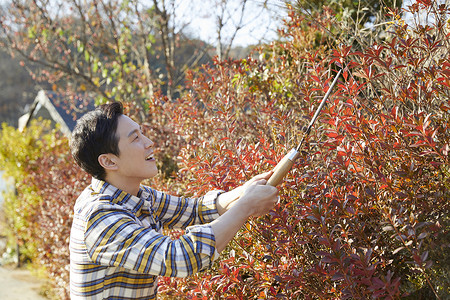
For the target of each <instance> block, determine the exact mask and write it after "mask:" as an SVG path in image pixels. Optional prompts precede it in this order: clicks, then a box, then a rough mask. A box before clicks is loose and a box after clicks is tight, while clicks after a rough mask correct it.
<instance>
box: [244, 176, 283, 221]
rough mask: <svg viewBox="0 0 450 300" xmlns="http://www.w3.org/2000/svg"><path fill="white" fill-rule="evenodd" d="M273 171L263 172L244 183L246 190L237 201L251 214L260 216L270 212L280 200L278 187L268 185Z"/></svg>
mask: <svg viewBox="0 0 450 300" xmlns="http://www.w3.org/2000/svg"><path fill="white" fill-rule="evenodd" d="M271 174H272V172H268V173H263V174H260V175H257V176H255V177H253V178H252V179H250V180H249V181H248V182H247V183H246V184H244V188H245V190H244V192H243V194H242V196H241V197H240V199H238V201H237V202H236V203H235V205H237V206H242V209H244V211H248V213H249V216H254V217H259V216H262V215H265V214H266V213H268V212H269V211H270V210H271V209H272V208H273V207H274V206H275V204H276V203H277V202H278V199H279V197H278V189H277V188H276V187H273V186H270V185H266V183H267V179H268V178H270V175H271Z"/></svg>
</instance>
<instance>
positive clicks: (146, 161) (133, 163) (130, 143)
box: [116, 115, 158, 184]
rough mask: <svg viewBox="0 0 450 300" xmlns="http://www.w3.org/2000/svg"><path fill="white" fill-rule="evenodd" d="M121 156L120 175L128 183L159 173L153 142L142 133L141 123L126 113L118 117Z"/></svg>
mask: <svg viewBox="0 0 450 300" xmlns="http://www.w3.org/2000/svg"><path fill="white" fill-rule="evenodd" d="M116 135H117V136H118V138H119V151H120V154H119V156H117V157H116V164H117V166H118V169H117V171H118V175H120V178H121V180H124V182H126V183H131V184H133V183H137V182H139V183H140V182H141V181H142V180H145V179H148V178H152V177H154V176H156V174H158V169H157V167H156V161H155V159H154V157H153V145H154V144H153V142H152V141H151V140H150V139H149V138H147V137H146V136H144V135H143V134H142V131H141V128H140V126H139V124H137V123H136V122H134V121H133V120H131V119H130V118H129V117H127V116H125V115H121V116H120V117H119V119H118V124H117V131H116Z"/></svg>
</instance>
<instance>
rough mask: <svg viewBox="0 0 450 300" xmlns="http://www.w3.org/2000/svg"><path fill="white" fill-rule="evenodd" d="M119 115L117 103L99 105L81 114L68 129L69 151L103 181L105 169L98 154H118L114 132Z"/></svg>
mask: <svg viewBox="0 0 450 300" xmlns="http://www.w3.org/2000/svg"><path fill="white" fill-rule="evenodd" d="M121 115H123V105H122V103H120V102H112V103H109V104H103V105H101V106H99V107H97V109H95V110H93V111H90V112H88V113H86V114H85V115H84V116H82V117H81V118H80V119H79V120H78V121H77V124H76V126H75V128H74V130H73V132H72V135H71V139H70V151H71V152H72V156H73V158H74V159H75V161H76V163H77V164H78V165H79V166H80V167H81V168H82V169H83V170H85V171H86V172H88V173H89V174H91V175H92V176H93V177H94V178H97V179H100V180H105V177H106V172H105V169H104V168H103V167H102V166H101V165H100V163H99V162H98V157H99V156H100V155H101V154H106V153H112V154H115V155H119V137H118V136H117V135H116V131H117V123H118V118H119V117H120V116H121Z"/></svg>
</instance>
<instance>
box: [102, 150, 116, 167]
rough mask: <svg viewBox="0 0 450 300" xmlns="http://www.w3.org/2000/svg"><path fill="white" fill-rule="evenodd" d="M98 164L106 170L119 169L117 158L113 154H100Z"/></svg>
mask: <svg viewBox="0 0 450 300" xmlns="http://www.w3.org/2000/svg"><path fill="white" fill-rule="evenodd" d="M98 163H99V164H100V165H101V166H102V167H103V168H104V169H105V170H116V169H117V164H116V156H115V155H114V154H111V153H107V154H100V155H99V157H98Z"/></svg>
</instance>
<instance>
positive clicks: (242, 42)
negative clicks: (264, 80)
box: [175, 0, 287, 47]
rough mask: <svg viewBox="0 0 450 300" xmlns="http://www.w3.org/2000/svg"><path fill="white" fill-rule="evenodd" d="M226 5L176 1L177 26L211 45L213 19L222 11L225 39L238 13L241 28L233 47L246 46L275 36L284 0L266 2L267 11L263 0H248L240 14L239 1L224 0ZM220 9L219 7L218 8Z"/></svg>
mask: <svg viewBox="0 0 450 300" xmlns="http://www.w3.org/2000/svg"><path fill="white" fill-rule="evenodd" d="M226 2H227V5H226V7H223V6H221V5H220V4H217V3H222V1H220V0H209V1H205V0H190V1H186V0H178V3H177V7H176V8H175V10H176V11H178V12H179V13H178V14H177V16H178V19H179V20H181V21H180V22H178V23H177V24H176V26H177V27H178V28H181V27H183V28H186V27H185V25H187V28H188V29H187V32H188V33H189V35H191V36H192V37H194V38H200V39H201V40H203V41H205V42H208V43H211V44H215V42H216V41H217V32H216V30H217V22H218V21H217V20H218V17H219V16H220V15H221V12H222V11H225V13H224V14H223V19H224V23H225V27H224V28H225V30H224V32H222V36H223V37H224V38H225V39H228V38H230V37H231V35H232V34H233V33H234V31H235V30H234V29H235V28H236V24H239V23H240V18H241V16H242V22H241V23H240V24H242V25H243V28H242V29H240V30H239V31H238V32H237V35H236V37H235V39H234V41H233V45H234V46H243V47H245V46H248V45H252V44H256V43H258V42H259V41H260V40H263V41H270V40H274V39H275V38H276V37H277V29H278V28H279V27H280V26H281V20H282V18H283V17H285V16H286V15H287V13H286V9H285V6H284V2H283V1H280V0H269V1H267V4H268V5H267V7H268V8H269V9H268V10H264V9H262V3H263V2H264V1H263V0H248V1H247V3H246V9H245V11H244V13H243V14H242V13H241V7H242V6H241V2H242V0H228V1H226ZM222 8H223V9H222Z"/></svg>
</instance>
